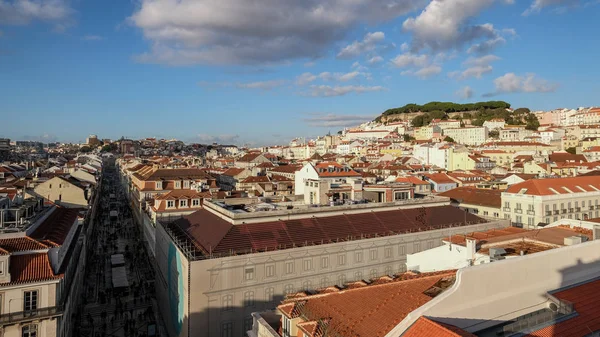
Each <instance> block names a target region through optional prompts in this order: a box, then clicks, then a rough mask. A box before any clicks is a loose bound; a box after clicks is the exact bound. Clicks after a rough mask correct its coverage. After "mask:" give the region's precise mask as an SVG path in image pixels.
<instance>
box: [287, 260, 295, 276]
mask: <svg viewBox="0 0 600 337" xmlns="http://www.w3.org/2000/svg"><path fill="white" fill-rule="evenodd" d="M293 272H294V262H286V263H285V273H286V274H292V273H293Z"/></svg>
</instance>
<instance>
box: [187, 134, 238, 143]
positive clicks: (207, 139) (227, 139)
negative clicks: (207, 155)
mask: <svg viewBox="0 0 600 337" xmlns="http://www.w3.org/2000/svg"><path fill="white" fill-rule="evenodd" d="M197 139H198V141H200V142H201V143H217V144H232V143H236V142H238V141H239V139H240V136H239V135H234V134H222V135H210V134H206V133H201V134H199V135H197Z"/></svg>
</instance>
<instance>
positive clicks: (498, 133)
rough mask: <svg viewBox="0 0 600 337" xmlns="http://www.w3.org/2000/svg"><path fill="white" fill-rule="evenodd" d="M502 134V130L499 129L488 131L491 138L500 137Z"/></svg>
mask: <svg viewBox="0 0 600 337" xmlns="http://www.w3.org/2000/svg"><path fill="white" fill-rule="evenodd" d="M499 136H500V132H499V131H498V130H492V131H490V132H488V137H490V138H498V137H499Z"/></svg>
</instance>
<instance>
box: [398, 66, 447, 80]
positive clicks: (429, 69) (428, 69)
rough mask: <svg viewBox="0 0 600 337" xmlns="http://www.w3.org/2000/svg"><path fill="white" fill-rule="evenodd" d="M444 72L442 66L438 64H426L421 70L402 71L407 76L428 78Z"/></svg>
mask: <svg viewBox="0 0 600 337" xmlns="http://www.w3.org/2000/svg"><path fill="white" fill-rule="evenodd" d="M441 72H442V67H440V66H439V65H437V64H431V65H428V66H425V67H423V68H421V69H419V70H405V71H403V72H401V73H400V74H401V75H405V76H417V77H418V78H420V79H426V78H429V77H431V76H434V75H437V74H439V73H441Z"/></svg>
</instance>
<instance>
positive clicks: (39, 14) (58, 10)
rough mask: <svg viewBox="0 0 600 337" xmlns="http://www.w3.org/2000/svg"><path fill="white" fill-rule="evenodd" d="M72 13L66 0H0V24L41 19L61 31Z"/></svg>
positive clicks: (22, 22) (69, 21)
mask: <svg viewBox="0 0 600 337" xmlns="http://www.w3.org/2000/svg"><path fill="white" fill-rule="evenodd" d="M73 13H74V11H73V9H72V8H71V7H70V6H69V4H68V1H67V0H0V24H4V25H26V24H29V23H31V22H34V21H42V22H47V23H51V24H54V29H55V30H57V31H61V30H64V29H65V28H66V27H67V26H69V25H70V24H71V20H72V19H71V15H72V14H73Z"/></svg>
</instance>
